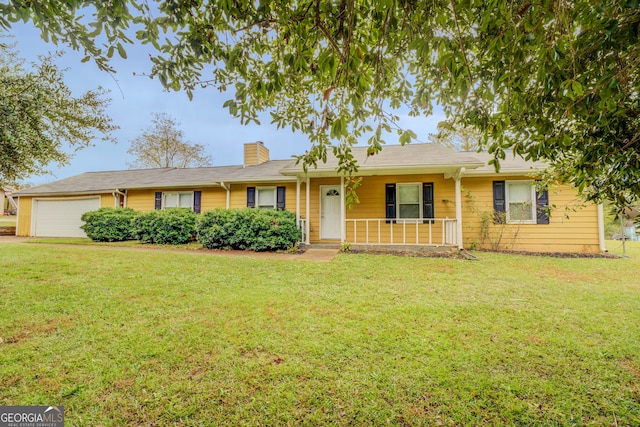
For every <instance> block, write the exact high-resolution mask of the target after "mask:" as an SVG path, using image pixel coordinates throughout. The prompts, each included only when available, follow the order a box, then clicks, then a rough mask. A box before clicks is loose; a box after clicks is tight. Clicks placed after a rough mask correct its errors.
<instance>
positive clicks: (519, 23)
mask: <svg viewBox="0 0 640 427" xmlns="http://www.w3.org/2000/svg"><path fill="white" fill-rule="evenodd" d="M33 3H39V6H38V8H39V9H38V10H36V6H34V4H33ZM57 3H58V2H54V1H52V0H46V1H41V2H27V1H26V0H23V1H14V2H12V3H11V5H9V6H6V5H5V6H3V7H1V8H0V13H1V14H2V15H3V16H4V18H5V21H4V22H2V21H1V20H0V24H3V23H4V25H5V26H8V25H9V22H10V21H11V20H16V19H23V20H32V22H33V23H34V24H35V25H36V26H38V27H39V28H41V29H42V30H43V33H44V34H47V35H49V37H51V35H52V34H55V35H56V36H57V37H58V38H59V39H61V40H62V41H65V42H68V43H70V44H71V45H72V46H75V47H77V46H83V47H84V48H85V49H86V52H87V53H88V54H89V55H92V56H93V57H94V58H96V60H97V62H98V63H99V64H104V63H106V58H107V57H108V56H110V55H113V53H114V52H115V51H118V52H120V51H124V49H123V48H122V45H121V43H124V42H127V39H126V37H125V36H124V33H123V32H122V31H124V30H123V29H126V27H127V26H128V24H129V23H131V22H134V23H135V25H136V29H137V30H138V32H137V33H136V35H137V37H138V38H139V39H140V40H142V41H143V42H147V43H152V44H153V45H154V46H155V47H156V48H157V50H158V55H157V56H156V57H154V58H152V61H153V70H152V74H153V75H155V76H157V77H158V78H159V79H160V81H161V82H162V83H163V84H164V85H165V86H166V87H168V88H171V89H175V90H179V89H184V90H186V91H187V92H188V93H192V92H193V89H194V88H195V87H197V86H198V85H213V86H216V87H218V88H220V89H221V90H231V91H232V92H233V93H234V96H233V98H232V99H230V100H229V101H227V103H226V104H225V106H226V107H227V108H228V109H229V111H230V112H231V114H233V115H234V116H237V117H239V118H240V120H241V121H242V122H243V123H246V122H250V121H257V120H258V114H259V113H260V112H262V111H270V112H271V115H272V118H273V121H274V122H275V123H277V124H278V126H281V127H289V128H291V129H293V130H298V131H302V132H305V133H306V134H308V135H309V137H310V139H311V140H312V142H313V143H314V145H313V148H312V149H311V150H310V151H309V152H308V153H306V155H305V156H304V160H305V161H306V162H307V163H308V164H313V163H315V162H317V161H320V160H322V159H324V158H325V156H326V150H327V149H328V147H333V150H334V152H335V153H336V154H337V155H338V157H339V158H340V159H341V164H340V169H341V170H342V171H345V172H346V173H350V174H352V173H356V171H357V165H355V164H354V162H353V159H352V157H351V155H350V149H349V148H350V147H351V145H353V144H354V143H356V142H359V141H362V140H367V142H368V144H369V147H370V154H375V153H376V152H378V151H379V150H380V149H381V146H382V144H383V142H384V140H385V139H389V135H388V134H389V133H392V132H398V133H399V136H398V138H399V141H400V142H401V143H406V142H409V141H411V140H412V139H413V138H414V137H415V135H414V134H413V133H412V132H411V131H410V130H405V129H398V127H397V121H398V120H397V115H398V114H401V113H405V112H408V114H411V115H428V114H430V113H431V110H432V108H433V105H434V104H435V103H437V104H439V105H441V106H442V107H443V108H444V109H445V111H446V113H447V114H448V115H449V116H450V117H451V118H455V120H456V121H458V122H460V123H461V124H462V125H465V126H474V127H476V128H478V129H479V130H480V131H481V132H482V133H483V136H484V139H483V141H482V144H483V145H484V147H485V148H487V149H489V150H490V151H491V152H492V153H494V154H495V157H496V159H497V160H499V159H501V158H504V157H505V156H506V155H508V153H506V152H505V150H513V151H514V152H515V153H517V154H520V155H523V156H524V157H525V158H528V159H533V160H547V161H549V162H550V164H551V165H552V170H553V172H554V174H555V175H554V177H556V178H560V179H563V180H565V181H568V182H571V183H573V184H574V185H576V186H577V187H578V188H579V189H580V190H581V191H582V192H583V194H584V195H585V197H587V198H590V199H594V200H602V199H604V198H609V199H612V200H615V201H616V204H618V205H620V206H624V205H628V204H630V203H631V202H632V201H634V200H636V199H638V197H639V196H640V148H639V147H640V95H639V94H640V79H639V78H638V70H640V55H639V52H640V44H639V43H638V38H639V35H640V7H639V0H575V1H569V0H538V1H536V2H533V1H529V0H518V1H512V0H489V1H487V0H433V1H422V0H338V1H329V0H306V1H305V0H301V1H297V2H291V1H285V0H273V1H260V2H253V1H234V0H209V1H205V0H193V1H189V2H186V1H177V0H171V1H168V0H167V1H162V2H158V3H157V4H155V6H157V10H153V11H151V10H149V8H148V6H147V3H146V2H144V1H138V0H119V1H115V2H109V5H112V4H113V5H115V6H114V7H113V10H112V9H110V7H111V6H107V5H101V4H100V3H95V2H92V1H77V2H65V3H70V4H68V5H66V6H65V7H60V6H59V7H58V8H57V9H55V8H53V9H52V8H51V7H49V8H47V5H49V6H51V5H52V4H57ZM127 6H130V7H134V8H136V9H137V11H136V13H137V14H138V15H137V16H136V17H135V18H133V17H132V15H131V14H130V12H129V10H128V9H127ZM90 7H92V8H97V10H98V13H97V15H96V16H97V18H96V19H95V21H96V22H93V23H92V24H91V25H93V26H92V27H84V26H83V24H82V23H81V22H82V21H81V20H79V19H78V18H77V16H78V15H79V13H80V11H85V10H86V9H87V8H90ZM43 10H44V12H43ZM52 10H53V12H51V11H52ZM62 22H70V23H72V24H73V25H72V26H70V27H68V28H71V30H70V31H68V30H66V29H65V30H63V29H61V28H62V27H60V25H59V24H60V23H62ZM56 24H58V25H57V26H56ZM91 32H93V33H92V35H94V36H95V35H98V34H103V35H105V36H106V37H105V40H106V42H105V43H106V44H105V45H104V46H102V50H100V49H98V48H97V47H96V45H95V44H94V43H93V41H92V40H93V39H92V38H90V37H87V35H88V34H89V33H91ZM77 34H79V36H77V37H76V36H75V35H77ZM74 37H75V38H74ZM120 54H121V55H123V53H122V52H121V53H120ZM394 139H395V137H394Z"/></svg>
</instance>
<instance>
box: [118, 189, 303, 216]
mask: <svg viewBox="0 0 640 427" xmlns="http://www.w3.org/2000/svg"><path fill="white" fill-rule="evenodd" d="M227 186H228V187H229V188H230V189H231V193H230V198H229V207H230V208H231V209H240V208H246V207H247V187H277V186H284V187H286V200H285V206H286V209H287V210H289V211H291V212H294V213H295V211H296V184H295V182H293V183H290V182H288V183H252V184H227ZM156 191H161V192H168V191H202V201H201V203H202V208H201V212H206V211H210V210H213V209H216V208H223V209H224V208H226V207H227V190H225V189H224V188H221V187H213V188H182V189H162V188H159V189H153V190H129V191H128V192H127V207H129V208H132V209H134V210H136V211H140V212H148V211H152V210H153V209H154V208H155V193H156ZM304 197H305V196H304V185H302V186H301V206H300V208H301V209H300V210H301V212H302V215H304Z"/></svg>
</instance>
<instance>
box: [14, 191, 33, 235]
mask: <svg viewBox="0 0 640 427" xmlns="http://www.w3.org/2000/svg"><path fill="white" fill-rule="evenodd" d="M32 202H33V199H32V198H31V197H20V198H18V227H17V230H16V232H17V233H16V234H17V235H18V236H24V237H26V236H29V234H31V209H32V206H33V203H32Z"/></svg>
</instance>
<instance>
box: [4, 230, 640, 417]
mask: <svg viewBox="0 0 640 427" xmlns="http://www.w3.org/2000/svg"><path fill="white" fill-rule="evenodd" d="M629 246H630V249H629V252H628V255H629V258H623V259H557V258H545V257H527V256H519V255H503V254H491V253H480V254H478V256H479V257H480V261H464V260H457V259H435V258H434V259H431V258H409V257H407V258H403V257H394V256H382V255H377V256H376V255H353V254H339V255H338V256H337V257H336V259H335V260H334V261H333V262H331V263H313V262H304V261H293V260H266V259H257V258H255V259H254V258H238V257H233V258H232V257H225V256H211V255H208V254H203V253H201V252H197V253H184V252H164V251H149V252H141V251H132V250H129V249H126V248H123V249H122V250H120V251H108V252H106V251H105V249H104V248H102V247H99V246H95V247H73V246H58V247H52V246H44V245H35V244H21V245H0V271H2V279H3V280H2V281H1V282H0V295H2V298H1V299H0V337H2V341H3V342H2V344H0V384H2V387H0V405H36V404H40V405H64V406H65V414H66V421H67V424H66V425H69V426H84V425H101V426H142V425H145V426H146V425H178V426H209V425H248V426H249V425H251V426H253V425H345V426H347V425H349V426H351V425H376V426H377V425H505V424H507V425H598V426H600V425H640V415H639V414H640V341H639V340H638V337H639V336H640V322H639V321H638V319H639V318H638V313H640V284H638V280H637V277H638V275H639V274H640V245H638V244H637V243H633V244H630V245H629ZM105 255H106V256H105Z"/></svg>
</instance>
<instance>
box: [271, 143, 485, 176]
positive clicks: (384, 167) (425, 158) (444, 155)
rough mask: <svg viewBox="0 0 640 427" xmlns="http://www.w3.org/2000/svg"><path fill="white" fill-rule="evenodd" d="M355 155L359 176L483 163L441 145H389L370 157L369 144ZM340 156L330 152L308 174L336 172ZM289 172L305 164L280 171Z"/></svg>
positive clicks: (432, 169)
mask: <svg viewBox="0 0 640 427" xmlns="http://www.w3.org/2000/svg"><path fill="white" fill-rule="evenodd" d="M351 150H352V154H353V156H354V158H355V159H356V162H357V163H358V175H361V174H362V175H365V174H372V173H380V172H384V171H394V172H400V171H403V170H405V171H406V172H407V173H413V172H416V171H421V172H437V171H446V170H454V169H457V168H460V167H466V168H477V167H481V166H483V165H484V163H483V162H482V161H481V160H479V159H478V158H477V157H476V156H475V155H473V154H472V153H460V152H456V151H454V150H451V149H449V148H446V147H443V146H442V145H439V144H407V145H404V146H402V145H386V146H384V147H383V148H382V151H380V153H378V154H376V155H374V156H369V157H367V147H353V148H352V149H351ZM337 166H338V159H337V158H336V157H335V156H334V155H333V153H330V152H328V153H327V162H326V163H324V164H321V163H318V165H317V167H316V168H314V167H313V166H310V167H309V171H308V173H309V175H311V176H314V175H324V174H331V173H334V174H335V170H336V168H337ZM281 172H282V173H283V174H286V175H296V174H300V173H301V172H302V165H295V164H292V165H290V166H288V167H286V168H283V169H282V170H281Z"/></svg>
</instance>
